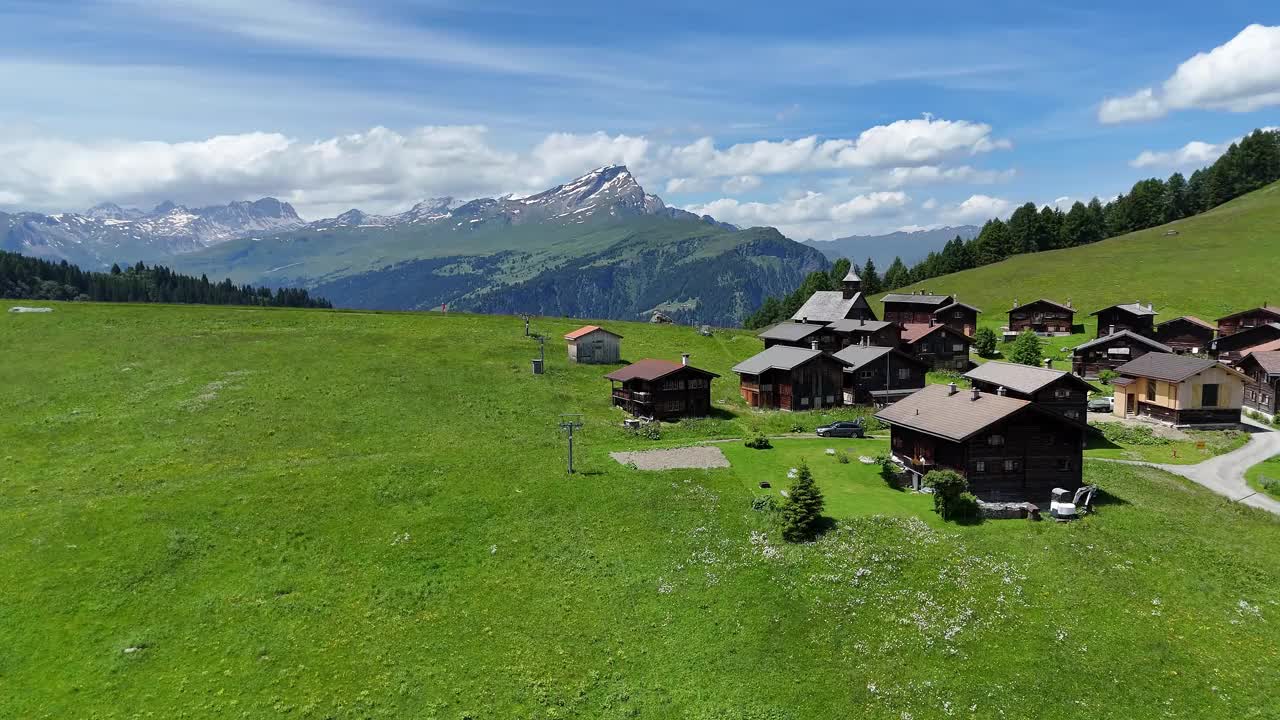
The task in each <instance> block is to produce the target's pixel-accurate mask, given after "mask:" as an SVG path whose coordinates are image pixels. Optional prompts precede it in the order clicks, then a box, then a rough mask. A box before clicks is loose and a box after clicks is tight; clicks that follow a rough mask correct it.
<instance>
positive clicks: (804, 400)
mask: <svg viewBox="0 0 1280 720" xmlns="http://www.w3.org/2000/svg"><path fill="white" fill-rule="evenodd" d="M800 407H809V398H807V397H802V398H800Z"/></svg>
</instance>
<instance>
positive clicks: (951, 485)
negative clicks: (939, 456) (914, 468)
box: [924, 470, 977, 520]
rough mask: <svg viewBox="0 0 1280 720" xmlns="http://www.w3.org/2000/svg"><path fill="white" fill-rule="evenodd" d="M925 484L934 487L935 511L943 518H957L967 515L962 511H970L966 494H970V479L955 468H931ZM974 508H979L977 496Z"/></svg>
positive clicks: (925, 478) (925, 477)
mask: <svg viewBox="0 0 1280 720" xmlns="http://www.w3.org/2000/svg"><path fill="white" fill-rule="evenodd" d="M924 486H925V487H927V488H932V489H933V511H934V512H936V513H938V514H939V515H941V516H942V519H943V520H957V519H960V518H963V517H965V516H964V515H962V514H961V513H964V512H968V511H969V507H968V506H967V505H966V501H965V500H964V499H963V498H964V496H966V495H968V496H969V497H971V498H972V497H973V496H972V495H969V492H968V490H969V481H968V480H965V479H964V476H963V475H961V474H960V473H958V472H956V471H954V470H931V471H929V473H928V474H927V475H925V476H924ZM972 507H973V510H974V511H976V510H977V498H974V501H973V506H972Z"/></svg>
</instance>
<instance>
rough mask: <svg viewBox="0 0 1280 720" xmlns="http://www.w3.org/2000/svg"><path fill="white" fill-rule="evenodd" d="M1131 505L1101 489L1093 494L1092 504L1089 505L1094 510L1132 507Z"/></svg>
mask: <svg viewBox="0 0 1280 720" xmlns="http://www.w3.org/2000/svg"><path fill="white" fill-rule="evenodd" d="M1132 504H1133V503H1130V502H1129V501H1128V500H1125V499H1124V498H1122V497H1120V496H1118V495H1113V494H1111V493H1109V492H1107V491H1106V490H1104V489H1102V488H1098V491H1097V492H1095V493H1094V494H1093V502H1092V503H1091V505H1092V506H1093V507H1095V508H1099V507H1120V506H1123V505H1132Z"/></svg>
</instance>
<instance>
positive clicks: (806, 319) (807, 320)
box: [800, 317, 809, 325]
mask: <svg viewBox="0 0 1280 720" xmlns="http://www.w3.org/2000/svg"><path fill="white" fill-rule="evenodd" d="M800 322H802V323H805V324H806V325H807V324H808V323H809V318H807V317H802V318H800Z"/></svg>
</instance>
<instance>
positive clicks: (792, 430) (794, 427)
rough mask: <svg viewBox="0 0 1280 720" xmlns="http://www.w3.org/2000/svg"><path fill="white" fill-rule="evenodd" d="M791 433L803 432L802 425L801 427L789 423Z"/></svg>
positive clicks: (797, 424)
mask: <svg viewBox="0 0 1280 720" xmlns="http://www.w3.org/2000/svg"><path fill="white" fill-rule="evenodd" d="M791 432H793V433H802V432H805V429H804V425H801V424H800V423H791Z"/></svg>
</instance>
